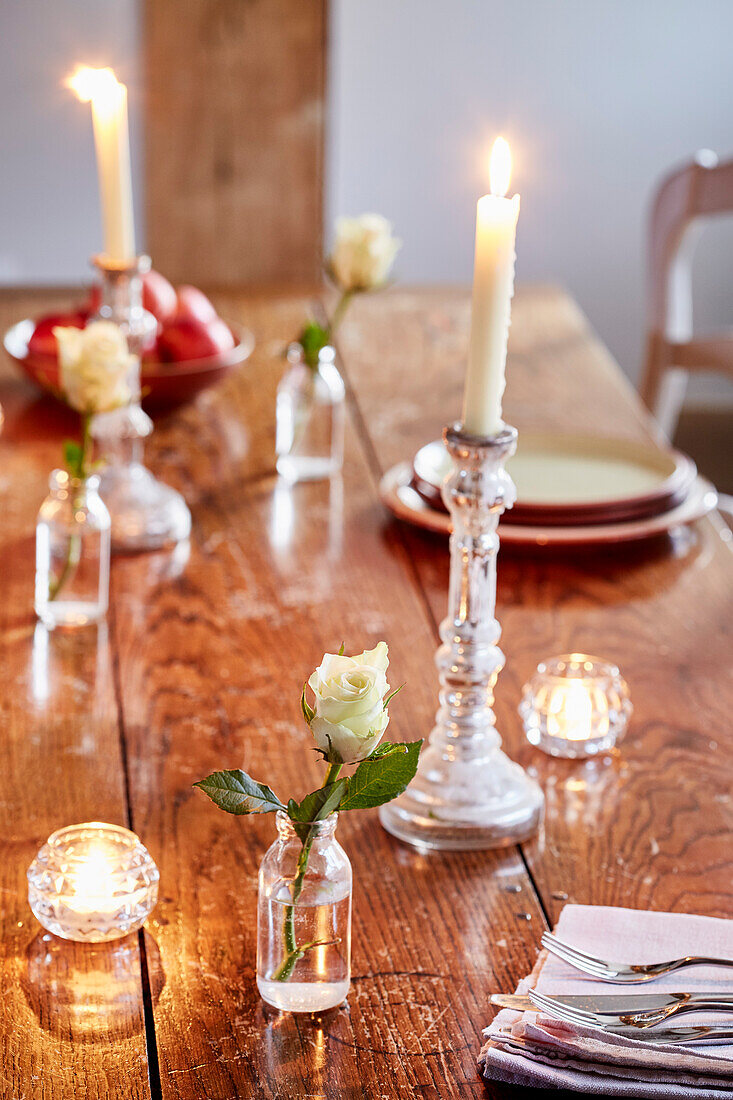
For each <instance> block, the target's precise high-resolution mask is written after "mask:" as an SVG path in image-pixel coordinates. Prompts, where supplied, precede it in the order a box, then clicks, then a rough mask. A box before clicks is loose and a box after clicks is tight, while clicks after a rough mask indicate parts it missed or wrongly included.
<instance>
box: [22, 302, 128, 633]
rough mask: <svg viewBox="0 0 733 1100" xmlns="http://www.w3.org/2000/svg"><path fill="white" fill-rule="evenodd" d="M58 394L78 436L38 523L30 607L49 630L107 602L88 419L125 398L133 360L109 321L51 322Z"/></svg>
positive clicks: (106, 549) (105, 519)
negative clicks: (75, 418)
mask: <svg viewBox="0 0 733 1100" xmlns="http://www.w3.org/2000/svg"><path fill="white" fill-rule="evenodd" d="M53 335H54V337H55V338H56V341H57V345H58V353H59V384H60V390H61V392H60V394H59V396H60V397H61V398H62V399H63V400H65V401H66V403H67V404H68V405H69V406H70V407H71V408H72V409H74V410H75V411H76V412H78V413H79V415H80V417H81V439H80V441H79V442H78V443H77V442H75V441H72V440H67V441H66V443H65V444H64V465H65V468H64V469H61V470H54V471H53V473H52V475H51V479H50V486H49V487H50V493H49V495H48V497H47V498H46V500H45V501H44V502H43V504H42V505H41V510H40V512H39V513H38V522H37V525H36V585H35V610H36V614H37V615H38V617H39V618H40V619H41V620H42V621H43V622H44V623H45V624H46V626H48V627H50V628H53V627H57V626H61V627H74V626H85V625H86V624H87V623H90V622H96V621H98V620H99V619H101V618H102V617H103V616H104V614H105V613H106V611H107V604H108V602H109V562H110V517H109V512H108V511H107V509H106V507H105V505H104V503H103V502H102V500H101V498H100V496H99V493H98V491H97V490H98V486H99V479H98V478H97V477H96V475H95V474H94V471H93V466H92V462H91V450H92V444H91V431H90V424H91V420H92V417H93V416H94V415H95V414H96V413H100V412H111V411H112V410H113V409H117V408H119V407H120V406H122V405H126V404H127V403H128V402H129V401H130V396H131V394H130V386H129V377H130V371H131V370H132V369H134V366H135V362H136V360H135V358H134V356H132V355H130V353H129V351H128V348H127V341H126V339H125V336H124V335H123V333H122V332H121V331H120V329H119V328H118V327H117V325H115V324H113V323H112V322H110V321H97V322H93V323H92V324H90V325H87V327H86V328H84V329H80V328H63V327H56V328H54V330H53Z"/></svg>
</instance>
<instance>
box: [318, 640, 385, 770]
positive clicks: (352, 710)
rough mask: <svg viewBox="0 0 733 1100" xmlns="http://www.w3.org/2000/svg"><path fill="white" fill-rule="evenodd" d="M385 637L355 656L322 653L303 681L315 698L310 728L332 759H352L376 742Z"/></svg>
mask: <svg viewBox="0 0 733 1100" xmlns="http://www.w3.org/2000/svg"><path fill="white" fill-rule="evenodd" d="M388 665H389V658H388V656H387V645H386V642H380V643H379V644H378V645H377V646H376V648H375V649H371V650H366V651H365V652H364V653H360V654H359V655H358V656H357V657H342V656H339V655H338V654H334V653H326V654H324V657H323V660H322V662H321V664H320V666H319V667H318V668H317V669H316V671H315V672H314V673H313V675H312V676H311V678H310V680H309V681H308V683H309V684H310V686H311V688H312V689H313V694H314V695H315V697H316V706H315V717H314V718H313V719H312V720H311V723H310V727H311V732H312V733H313V737H314V739H315V742H316V745H317V746H318V748H319V749H321V751H322V752H324V753H326V754H327V755H328V757H329V758H330V759H331V760H332V761H336V760H337V759H338V762H340V763H342V764H354V763H355V762H356V761H357V760H364V758H365V757H367V756H369V754H370V753H371V752H373V751H374V749H375V748H376V747H377V745H378V744H379V742H380V740H381V738H382V734H383V733H384V731H385V730H386V728H387V723H388V722H389V715H388V713H387V710H386V708H385V706H384V697H385V695H386V694H387V693H388V691H389V684H388V683H387V677H386V672H387V666H388Z"/></svg>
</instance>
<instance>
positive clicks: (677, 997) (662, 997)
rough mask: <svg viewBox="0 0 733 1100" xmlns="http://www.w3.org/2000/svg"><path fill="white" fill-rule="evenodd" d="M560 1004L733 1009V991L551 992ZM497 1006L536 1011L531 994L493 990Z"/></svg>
mask: <svg viewBox="0 0 733 1100" xmlns="http://www.w3.org/2000/svg"><path fill="white" fill-rule="evenodd" d="M548 996H549V997H552V999H553V1000H555V1001H557V1002H558V1004H562V1005H567V1007H568V1008H581V1009H585V1010H586V1011H587V1012H598V1013H600V1014H601V1015H605V1014H608V1015H609V1016H625V1015H633V1013H635V1012H646V1011H656V1010H657V1009H660V1008H666V1007H667V1006H668V1005H673V1004H678V1003H681V1004H688V1005H700V1007H701V1008H702V1007H707V1008H710V1007H716V1008H721V1009H725V1010H730V1011H731V1012H733V993H629V994H623V993H612V994H599V995H598V996H596V997H591V996H588V995H587V994H584V995H565V994H558V993H548ZM490 1003H491V1004H492V1005H495V1006H496V1007H497V1008H512V1009H514V1011H515V1012H537V1011H538V1009H537V1006H536V1005H533V1004H532V1002H531V1001H530V999H529V997H524V996H521V995H519V994H506V993H492V995H491V1002H490Z"/></svg>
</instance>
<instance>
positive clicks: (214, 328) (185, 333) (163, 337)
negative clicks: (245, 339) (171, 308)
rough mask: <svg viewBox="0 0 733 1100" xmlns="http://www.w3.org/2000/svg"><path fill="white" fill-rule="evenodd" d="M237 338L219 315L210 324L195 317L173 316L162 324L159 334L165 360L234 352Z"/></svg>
mask: <svg viewBox="0 0 733 1100" xmlns="http://www.w3.org/2000/svg"><path fill="white" fill-rule="evenodd" d="M233 347H234V337H233V336H232V333H231V330H230V329H229V327H228V326H227V325H225V324H224V322H223V321H222V319H221V318H220V317H215V318H214V320H213V321H209V322H208V323H207V324H204V323H202V322H201V321H199V320H197V319H196V318H195V317H174V318H173V320H172V321H169V322H168V324H166V325H163V331H162V332H161V334H160V336H159V337H158V354H159V356H160V358H161V361H162V362H164V363H183V362H186V361H187V360H189V359H210V358H211V357H212V356H214V355H220V354H221V353H222V352H225V351H231V350H232V348H233Z"/></svg>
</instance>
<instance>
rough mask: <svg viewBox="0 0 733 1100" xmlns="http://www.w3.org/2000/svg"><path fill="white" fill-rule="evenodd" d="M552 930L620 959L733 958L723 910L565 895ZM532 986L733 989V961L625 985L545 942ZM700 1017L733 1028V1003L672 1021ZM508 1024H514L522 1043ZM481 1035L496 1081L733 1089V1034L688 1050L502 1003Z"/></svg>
mask: <svg viewBox="0 0 733 1100" xmlns="http://www.w3.org/2000/svg"><path fill="white" fill-rule="evenodd" d="M555 932H556V934H557V936H558V938H559V939H561V940H564V941H565V942H566V943H569V944H571V945H572V946H573V947H577V948H579V949H580V950H581V951H587V952H589V953H590V954H593V955H598V956H599V957H600V958H603V959H610V960H612V961H613V962H623V963H653V962H665V961H666V960H668V959H675V958H679V957H680V956H682V955H707V956H714V957H717V958H726V959H733V921H727V920H719V919H718V918H716V917H697V916H690V915H688V914H684V913H647V912H642V911H641V910H638V911H637V910H634V909H612V908H605V907H601V906H590V905H566V906H565V908H564V909H563V911H562V913H561V914H560V920H559V921H558V924H557V927H556V929H555ZM533 987H536V988H537V989H538V990H539V991H540V992H541V993H548V994H553V993H557V994H561V993H564V994H573V993H579V994H593V995H596V994H602V993H607V994H609V993H617V994H618V993H620V992H624V993H627V994H629V995H632V994H634V993H638V994H642V993H652V992H655V991H659V992H663V991H665V990H667V991H670V990H674V991H675V992H689V993H697V992H705V993H710V992H715V993H733V969H727V968H724V967H710V966H700V967H694V968H691V969H689V970H681V971H677V972H676V973H673V974H668V975H666V976H665V977H663V978H658V979H657V980H656V981H654V982H647V983H644V984H640V985H631V986H630V985H625V986H619V985H611V984H610V983H608V982H601V981H598V979H596V978H591V977H589V976H588V975H585V974H582V973H580V971H578V970H575V969H574V968H573V967H571V966H568V964H567V963H564V962H562V961H561V960H560V959H557V958H555V957H554V956H553V955H549V954H548V953H547V952H545V951H543V952H542V953H541V955H540V957H539V959H538V960H537V965H536V966H535V968H534V970H533V971H532V973H531V974H530V975H529V977H528V978H524V979H523V980H522V981H521V982H520V983H519V986H518V988H517V993H525V992H526V990H527V989H528V988H533ZM697 1023H702V1024H709V1023H729V1024H730V1025H731V1027H732V1028H733V1013H730V1014H714V1013H712V1012H706V1013H704V1014H703V1013H695V1014H693V1013H684V1014H683V1015H680V1016H673V1017H672V1018H671V1019H670V1020H669V1021H668V1025H667V1026H672V1027H673V1026H676V1025H680V1026H686V1025H692V1024H697ZM501 1029H509V1031H510V1032H511V1037H512V1038H514V1039H515V1041H517V1042H518V1046H517V1045H512V1044H511V1042H510V1041H508V1039H507V1036H506V1035H502V1034H501ZM484 1035H485V1036H486V1039H487V1042H486V1044H485V1046H484V1047H483V1049H482V1050H481V1054H480V1056H479V1069H480V1072H481V1073H482V1074H483V1076H484V1077H485V1078H486V1079H487V1080H490V1081H503V1082H505V1083H507V1084H513V1085H525V1086H536V1087H540V1088H555V1089H570V1090H572V1091H575V1092H585V1093H597V1094H599V1095H601V1096H639V1097H645V1096H650V1097H695V1100H701V1098H710V1100H717V1098H721V1100H722V1098H723V1097H725V1098H727V1100H731V1098H732V1097H733V1042H732V1043H730V1044H729V1045H726V1046H704V1047H694V1048H693V1047H687V1048H685V1049H684V1050H683V1049H681V1048H680V1047H678V1046H670V1045H669V1044H662V1043H655V1042H649V1041H648V1040H646V1039H645V1040H641V1039H626V1038H621V1037H620V1036H617V1035H614V1036H611V1035H608V1034H607V1033H604V1032H603V1031H600V1030H599V1029H597V1028H577V1027H574V1026H571V1025H569V1024H563V1023H560V1022H559V1021H557V1020H553V1019H552V1018H551V1017H550V1016H546V1015H544V1014H543V1013H541V1012H512V1011H510V1010H509V1009H503V1010H502V1011H501V1012H499V1014H498V1015H497V1016H496V1017H495V1018H494V1020H493V1021H492V1023H491V1024H490V1025H489V1027H487V1028H486V1030H485V1031H484Z"/></svg>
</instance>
